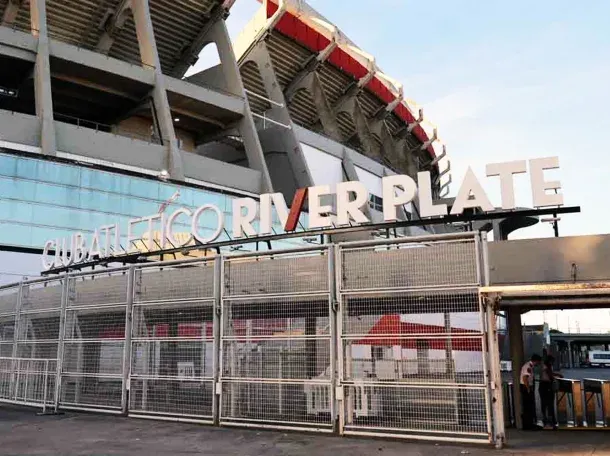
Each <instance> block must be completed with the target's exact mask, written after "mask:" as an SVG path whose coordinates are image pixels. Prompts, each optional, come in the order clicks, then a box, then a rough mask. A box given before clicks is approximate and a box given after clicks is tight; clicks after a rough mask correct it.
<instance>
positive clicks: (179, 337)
mask: <svg viewBox="0 0 610 456" xmlns="http://www.w3.org/2000/svg"><path fill="white" fill-rule="evenodd" d="M215 264H216V261H215V260H214V259H213V258H212V259H208V260H197V261H188V262H171V263H164V264H163V265H154V266H145V267H139V268H137V269H136V270H135V272H134V287H133V288H134V289H133V308H132V332H131V363H130V364H131V377H130V391H129V398H130V403H129V414H130V415H148V416H155V415H156V416H161V415H165V416H173V417H177V418H180V419H191V420H198V421H209V422H211V421H213V418H214V405H215V397H214V377H215V376H214V372H215V370H216V358H215V353H216V350H217V348H216V346H215V343H214V334H215V324H214V322H215V318H214V315H215V312H214V309H215V300H214V296H215V288H216V285H215V282H216V280H215Z"/></svg>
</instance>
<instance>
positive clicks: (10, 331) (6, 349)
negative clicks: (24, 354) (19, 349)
mask: <svg viewBox="0 0 610 456" xmlns="http://www.w3.org/2000/svg"><path fill="white" fill-rule="evenodd" d="M14 339H15V315H14V314H13V315H0V357H3V356H12V353H13V341H14Z"/></svg>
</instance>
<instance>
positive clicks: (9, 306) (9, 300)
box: [0, 287, 19, 315]
mask: <svg viewBox="0 0 610 456" xmlns="http://www.w3.org/2000/svg"><path fill="white" fill-rule="evenodd" d="M18 300H19V287H10V288H2V289H0V315H10V314H15V312H16V311H17V302H18Z"/></svg>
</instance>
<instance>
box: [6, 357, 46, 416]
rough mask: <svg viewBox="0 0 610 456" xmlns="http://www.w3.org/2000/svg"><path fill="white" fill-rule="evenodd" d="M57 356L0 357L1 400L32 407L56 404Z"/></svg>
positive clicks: (43, 408)
mask: <svg viewBox="0 0 610 456" xmlns="http://www.w3.org/2000/svg"><path fill="white" fill-rule="evenodd" d="M56 372H57V360H56V359H40V358H12V357H1V358H0V400H1V401H2V402H9V403H14V404H20V405H30V406H34V407H38V406H42V411H43V413H46V411H47V406H52V407H55V405H56V401H55V374H56Z"/></svg>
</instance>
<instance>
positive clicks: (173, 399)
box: [129, 377, 214, 418]
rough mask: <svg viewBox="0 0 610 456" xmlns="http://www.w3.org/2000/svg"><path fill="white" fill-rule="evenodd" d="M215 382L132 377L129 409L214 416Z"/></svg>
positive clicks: (141, 411) (150, 412) (143, 411)
mask: <svg viewBox="0 0 610 456" xmlns="http://www.w3.org/2000/svg"><path fill="white" fill-rule="evenodd" d="M213 393H214V384H213V382H211V381H204V380H198V379H194V378H166V379H154V378H139V377H137V378H132V380H131V389H130V393H129V394H130V399H131V406H130V410H131V411H133V412H138V413H146V414H158V415H181V416H190V417H208V418H209V417H211V416H212V401H213Z"/></svg>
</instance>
